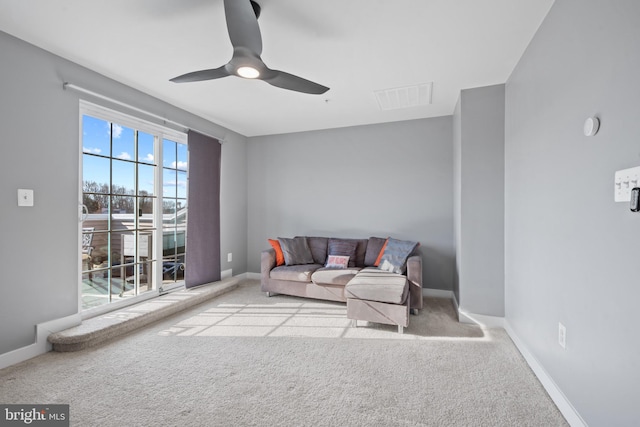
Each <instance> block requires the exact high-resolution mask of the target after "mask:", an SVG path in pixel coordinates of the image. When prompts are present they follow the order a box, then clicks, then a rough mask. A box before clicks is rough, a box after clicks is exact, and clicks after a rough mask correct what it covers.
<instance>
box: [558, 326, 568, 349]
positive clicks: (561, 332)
mask: <svg viewBox="0 0 640 427" xmlns="http://www.w3.org/2000/svg"><path fill="white" fill-rule="evenodd" d="M558 344H560V347H562V348H564V349H566V348H567V328H566V327H565V326H564V325H563V324H562V323H558Z"/></svg>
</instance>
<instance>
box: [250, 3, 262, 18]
mask: <svg viewBox="0 0 640 427" xmlns="http://www.w3.org/2000/svg"><path fill="white" fill-rule="evenodd" d="M250 1H251V6H252V7H253V13H255V14H256V19H258V18H260V5H259V4H258V3H256V2H254V1H253V0H250Z"/></svg>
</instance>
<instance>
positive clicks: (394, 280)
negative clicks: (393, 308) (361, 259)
mask: <svg viewBox="0 0 640 427" xmlns="http://www.w3.org/2000/svg"><path fill="white" fill-rule="evenodd" d="M344 294H345V296H346V297H347V298H354V299H360V300H367V301H379V302H385V303H390V304H403V303H404V302H405V301H406V300H407V295H409V284H408V282H407V278H406V276H403V275H401V274H397V273H391V272H387V271H382V270H378V269H374V268H365V269H363V270H362V271H360V272H359V273H358V274H357V275H356V276H355V277H354V278H353V279H351V280H350V281H349V283H347V285H346V286H345V288H344Z"/></svg>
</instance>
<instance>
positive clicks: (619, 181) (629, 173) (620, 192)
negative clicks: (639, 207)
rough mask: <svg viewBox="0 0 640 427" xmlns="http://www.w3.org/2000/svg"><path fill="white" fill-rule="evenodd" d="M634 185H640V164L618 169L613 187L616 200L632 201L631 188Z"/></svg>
mask: <svg viewBox="0 0 640 427" xmlns="http://www.w3.org/2000/svg"><path fill="white" fill-rule="evenodd" d="M634 187H640V166H637V167H635V168H629V169H623V170H619V171H617V172H616V176H615V182H614V187H613V191H614V197H615V201H616V202H629V201H631V190H633V188H634Z"/></svg>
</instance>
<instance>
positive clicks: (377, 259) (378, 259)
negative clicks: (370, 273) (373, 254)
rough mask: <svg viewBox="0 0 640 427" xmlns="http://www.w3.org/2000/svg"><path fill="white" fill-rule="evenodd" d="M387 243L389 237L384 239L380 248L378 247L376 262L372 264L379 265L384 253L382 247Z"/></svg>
mask: <svg viewBox="0 0 640 427" xmlns="http://www.w3.org/2000/svg"><path fill="white" fill-rule="evenodd" d="M387 243H389V238H387V240H385V241H384V245H382V249H380V253H379V254H378V258H376V262H374V263H373V265H374V266H376V267H377V266H379V265H380V260H381V259H382V255H383V254H384V249H385V248H386V247H387Z"/></svg>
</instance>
